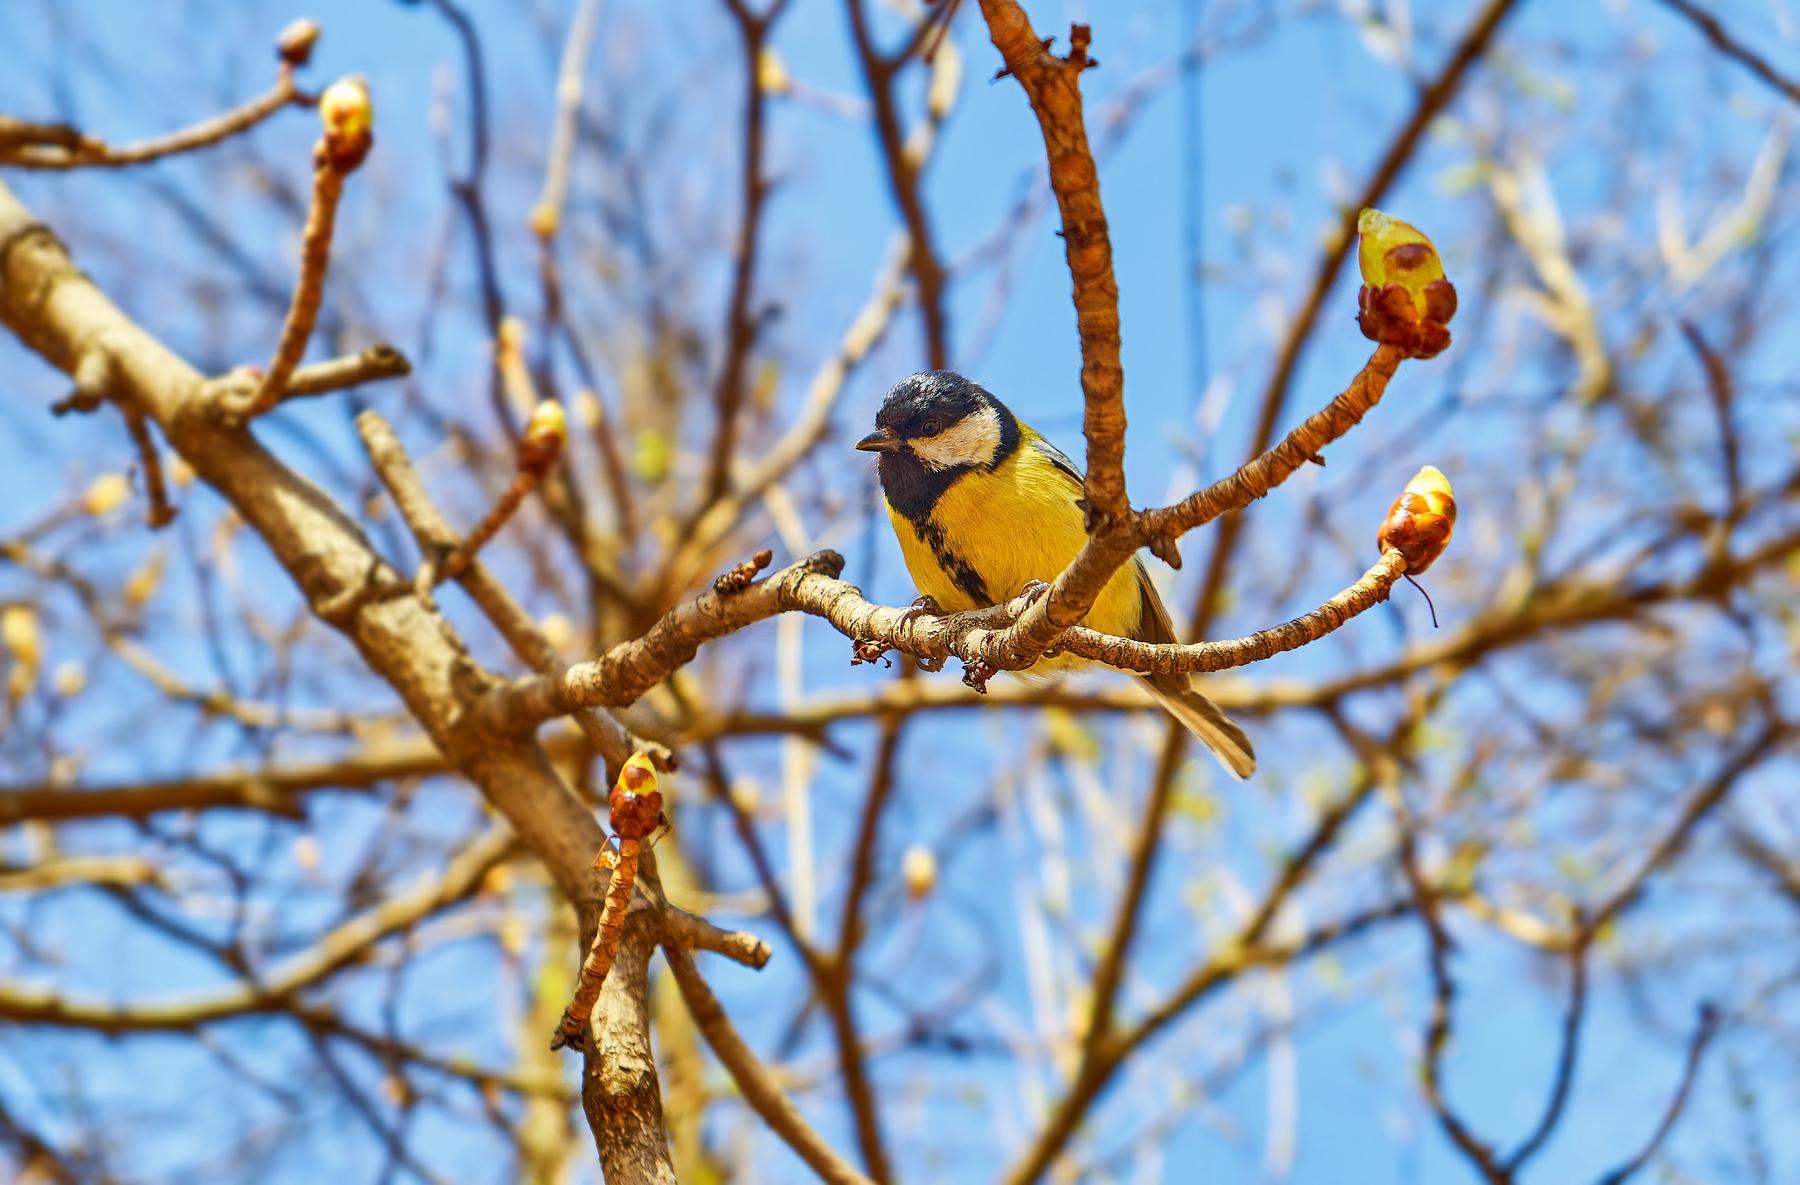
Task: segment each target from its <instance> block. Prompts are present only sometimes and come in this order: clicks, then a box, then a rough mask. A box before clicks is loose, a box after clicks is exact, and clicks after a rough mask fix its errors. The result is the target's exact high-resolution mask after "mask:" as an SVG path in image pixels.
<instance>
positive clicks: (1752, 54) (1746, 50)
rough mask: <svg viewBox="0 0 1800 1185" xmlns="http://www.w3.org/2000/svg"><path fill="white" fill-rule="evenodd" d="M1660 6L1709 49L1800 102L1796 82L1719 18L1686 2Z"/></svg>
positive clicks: (1669, 1)
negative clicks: (1697, 33) (1677, 17)
mask: <svg viewBox="0 0 1800 1185" xmlns="http://www.w3.org/2000/svg"><path fill="white" fill-rule="evenodd" d="M1662 2H1663V4H1664V6H1666V7H1668V8H1672V9H1674V10H1675V11H1676V12H1678V13H1680V14H1681V15H1682V16H1684V17H1686V18H1687V19H1688V20H1690V21H1692V22H1693V24H1694V27H1695V28H1697V29H1699V30H1700V32H1701V33H1702V34H1704V35H1705V37H1706V39H1707V40H1708V41H1710V42H1712V43H1713V47H1714V48H1715V49H1717V50H1718V51H1719V52H1720V53H1722V54H1724V55H1725V56H1726V57H1728V58H1731V59H1732V60H1733V61H1736V62H1738V63H1740V64H1741V65H1742V66H1743V67H1744V68H1745V69H1747V70H1749V71H1750V73H1752V74H1754V75H1756V76H1757V77H1758V78H1760V79H1762V80H1763V81H1764V82H1766V83H1768V84H1769V86H1771V87H1773V88H1774V89H1775V90H1777V91H1779V92H1780V93H1781V94H1783V95H1785V96H1787V97H1788V98H1789V99H1791V100H1792V101H1793V102H1796V103H1800V83H1796V82H1795V81H1794V80H1793V79H1791V78H1789V77H1787V76H1786V75H1784V74H1782V73H1781V72H1779V71H1778V70H1776V69H1775V67H1773V66H1771V65H1770V64H1769V61H1768V59H1767V58H1765V57H1763V56H1762V55H1761V54H1758V53H1757V52H1756V51H1755V50H1753V49H1751V48H1750V47H1749V46H1747V45H1745V44H1744V43H1743V42H1741V41H1739V40H1738V39H1737V38H1735V37H1733V36H1732V35H1731V34H1730V33H1728V32H1726V31H1725V26H1724V25H1722V24H1720V23H1719V18H1718V17H1715V16H1714V15H1713V14H1712V13H1710V12H1708V11H1706V10H1705V9H1704V8H1701V7H1700V6H1699V5H1698V4H1694V3H1691V2H1690V0H1662Z"/></svg>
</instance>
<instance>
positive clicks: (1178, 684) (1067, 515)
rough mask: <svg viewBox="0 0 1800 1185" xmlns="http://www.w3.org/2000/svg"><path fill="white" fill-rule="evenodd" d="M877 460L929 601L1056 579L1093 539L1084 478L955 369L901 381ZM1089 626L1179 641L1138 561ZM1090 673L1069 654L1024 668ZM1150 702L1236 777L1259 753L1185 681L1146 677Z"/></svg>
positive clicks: (996, 599) (992, 597) (1013, 591)
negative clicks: (1084, 507) (1085, 510)
mask: <svg viewBox="0 0 1800 1185" xmlns="http://www.w3.org/2000/svg"><path fill="white" fill-rule="evenodd" d="M856 447H857V448H859V449H861V450H863V451H864V452H872V453H875V454H877V455H878V457H879V462H878V469H879V470H880V474H881V492H882V494H883V495H884V496H885V498H886V500H887V510H888V518H889V519H890V520H891V521H892V522H893V524H894V533H895V534H896V535H897V536H899V539H900V552H901V554H902V555H903V556H905V557H906V568H907V571H909V572H910V573H912V578H913V583H914V584H916V585H917V586H918V589H919V591H920V592H921V593H924V594H925V595H926V596H928V597H930V598H931V599H932V600H934V601H936V602H937V603H938V605H939V606H940V607H941V608H942V609H944V610H945V611H946V612H950V613H961V612H966V611H968V610H971V609H978V608H983V607H985V606H988V605H994V604H998V603H1000V602H1002V601H1005V600H1008V599H1010V598H1012V597H1015V596H1017V595H1018V594H1019V593H1020V591H1022V590H1023V589H1024V588H1025V586H1026V585H1027V584H1029V583H1031V582H1033V581H1049V580H1054V579H1055V578H1056V576H1057V574H1058V573H1060V572H1061V571H1062V570H1063V569H1064V568H1065V567H1067V566H1068V564H1069V561H1071V560H1073V559H1074V558H1075V555H1076V553H1077V552H1079V551H1080V550H1081V547H1082V544H1083V543H1084V542H1085V541H1086V539H1087V528H1086V516H1085V515H1084V514H1083V512H1082V508H1081V497H1082V489H1083V479H1082V475H1081V470H1080V469H1078V468H1077V467H1076V465H1075V463H1074V462H1073V461H1071V460H1069V458H1068V457H1066V456H1064V455H1063V453H1062V452H1061V450H1059V449H1058V448H1057V447H1056V446H1055V445H1053V444H1051V443H1050V442H1049V441H1047V440H1045V439H1044V438H1043V437H1042V436H1040V435H1038V434H1037V433H1036V432H1035V431H1033V430H1032V428H1031V427H1030V426H1029V425H1028V424H1026V423H1024V422H1023V421H1021V420H1020V419H1019V418H1018V417H1017V416H1015V415H1013V413H1012V412H1010V411H1008V410H1007V408H1006V405H1005V404H1003V403H1001V402H1000V401H999V400H998V399H996V398H994V396H993V395H991V394H989V393H988V392H987V391H986V390H984V389H983V388H982V387H981V386H980V385H978V384H976V383H973V382H970V381H969V380H968V379H966V378H964V377H963V376H962V375H960V374H955V373H953V372H951V371H948V370H934V371H928V372H926V373H924V374H915V375H913V376H912V377H910V378H907V379H902V380H901V381H900V382H899V383H898V384H896V385H895V387H894V389H893V390H891V391H889V392H888V395H887V398H886V399H885V400H884V401H883V402H882V404H881V410H880V411H879V412H878V413H876V416H875V431H873V432H871V433H869V435H867V436H865V437H863V438H862V439H861V440H859V441H857V442H856ZM1083 624H1084V625H1087V626H1089V627H1090V628H1092V629H1096V630H1099V631H1101V632H1102V633H1107V634H1112V635H1115V636H1117V637H1125V638H1135V639H1137V640H1139V641H1142V642H1173V641H1175V640H1176V639H1175V630H1174V628H1173V626H1172V625H1171V624H1170V622H1169V611H1168V610H1167V609H1166V608H1164V607H1163V603H1162V598H1161V597H1159V596H1157V594H1156V588H1155V586H1154V585H1152V584H1151V583H1150V576H1149V573H1147V572H1146V571H1145V570H1144V565H1143V563H1142V562H1141V561H1140V560H1138V559H1136V558H1134V559H1133V560H1132V561H1131V562H1130V563H1129V564H1126V565H1125V566H1124V567H1122V568H1120V569H1119V570H1118V571H1117V572H1115V573H1113V576H1112V579H1111V580H1109V581H1107V584H1106V587H1105V588H1104V589H1102V590H1101V592H1100V596H1099V598H1098V599H1097V600H1096V601H1095V602H1094V607H1093V608H1092V609H1090V610H1089V611H1088V615H1087V617H1086V618H1084V619H1083ZM1088 665H1091V664H1089V663H1087V662H1086V661H1085V660H1083V659H1078V658H1075V657H1073V656H1070V655H1066V654H1063V655H1057V656H1056V657H1053V658H1045V659H1043V660H1041V661H1039V662H1037V663H1036V664H1034V665H1033V666H1032V667H1030V668H1029V669H1028V670H1027V671H1025V672H1023V673H1024V674H1026V675H1027V676H1030V675H1032V674H1034V673H1039V674H1041V673H1045V672H1049V673H1056V672H1061V671H1066V670H1070V669H1074V668H1077V667H1082V666H1088ZM1140 678H1142V679H1143V681H1144V684H1145V686H1146V687H1148V688H1149V690H1150V694H1151V695H1153V696H1155V697H1156V698H1157V700H1158V701H1159V702H1160V703H1161V704H1162V705H1163V706H1164V707H1165V708H1167V709H1168V710H1169V713H1170V714H1171V715H1172V716H1174V717H1175V718H1176V719H1177V720H1179V721H1181V723H1182V724H1183V725H1185V726H1186V727H1187V729H1188V731H1189V732H1191V733H1193V734H1194V735H1195V736H1197V737H1199V738H1200V739H1201V740H1202V741H1204V742H1205V743H1206V747H1207V748H1209V749H1211V750H1212V751H1213V753H1214V754H1215V755H1216V756H1217V757H1218V758H1219V760H1220V761H1221V762H1222V763H1224V765H1225V768H1226V769H1228V770H1230V771H1231V772H1232V774H1234V775H1235V776H1237V777H1240V778H1247V777H1249V776H1250V774H1251V773H1252V772H1253V771H1254V770H1255V769H1256V754H1255V753H1254V752H1253V751H1252V750H1251V748H1250V738H1249V737H1247V736H1245V735H1244V730H1243V729H1242V728H1239V727H1238V726H1237V724H1236V723H1235V722H1233V721H1232V720H1231V718H1230V717H1228V716H1226V715H1225V713H1224V712H1222V711H1220V710H1219V707H1218V705H1217V704H1215V703H1213V702H1212V701H1211V700H1209V699H1207V698H1206V697H1205V696H1204V695H1202V694H1200V692H1199V691H1197V690H1195V689H1194V687H1193V686H1192V685H1191V683H1190V681H1189V679H1188V676H1186V675H1180V674H1177V675H1145V676H1140Z"/></svg>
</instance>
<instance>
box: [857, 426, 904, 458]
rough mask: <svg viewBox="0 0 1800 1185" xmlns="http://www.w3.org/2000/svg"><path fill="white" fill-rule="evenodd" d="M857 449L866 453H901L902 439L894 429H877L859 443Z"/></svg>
mask: <svg viewBox="0 0 1800 1185" xmlns="http://www.w3.org/2000/svg"><path fill="white" fill-rule="evenodd" d="M856 448H857V451H858V452H864V453H896V452H899V451H900V438H899V437H898V436H896V435H895V434H894V430H893V429H892V428H877V429H876V430H875V431H873V432H871V433H869V434H868V435H867V436H865V437H863V438H862V439H861V440H859V441H857V442H856Z"/></svg>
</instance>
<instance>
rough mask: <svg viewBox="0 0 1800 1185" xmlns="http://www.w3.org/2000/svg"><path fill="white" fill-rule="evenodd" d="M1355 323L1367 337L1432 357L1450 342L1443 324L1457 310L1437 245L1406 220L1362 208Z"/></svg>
mask: <svg viewBox="0 0 1800 1185" xmlns="http://www.w3.org/2000/svg"><path fill="white" fill-rule="evenodd" d="M1356 234H1357V239H1358V244H1357V256H1356V258H1357V264H1358V266H1359V267H1360V268H1361V269H1362V278H1363V286H1362V288H1361V289H1360V290H1359V291H1358V292H1357V306H1358V312H1357V317H1356V323H1357V324H1358V325H1359V326H1361V327H1362V331H1363V336H1364V337H1366V338H1368V339H1370V340H1371V341H1378V342H1384V343H1386V344H1388V345H1392V346H1398V347H1400V348H1401V349H1402V350H1404V351H1406V353H1407V355H1408V356H1410V357H1413V358H1431V357H1434V356H1436V355H1437V354H1439V353H1442V352H1443V350H1444V348H1445V347H1446V346H1448V345H1449V344H1450V331H1449V330H1448V329H1446V328H1445V326H1446V325H1447V324H1449V322H1450V319H1451V318H1452V317H1454V316H1455V315H1456V288H1455V286H1454V285H1452V284H1451V283H1450V281H1449V280H1448V279H1447V278H1445V276H1444V264H1443V261H1442V260H1441V259H1439V258H1438V253H1437V248H1436V247H1434V246H1432V245H1431V240H1430V239H1428V238H1426V237H1425V236H1424V235H1423V234H1421V233H1420V232H1419V230H1418V229H1417V228H1416V227H1414V226H1413V225H1412V224H1411V223H1407V222H1402V221H1400V220H1399V219H1398V218H1390V217H1388V216H1387V215H1386V214H1383V213H1382V212H1381V211H1380V210H1376V209H1365V210H1364V211H1363V212H1362V214H1361V215H1360V216H1358V218H1357V220H1356Z"/></svg>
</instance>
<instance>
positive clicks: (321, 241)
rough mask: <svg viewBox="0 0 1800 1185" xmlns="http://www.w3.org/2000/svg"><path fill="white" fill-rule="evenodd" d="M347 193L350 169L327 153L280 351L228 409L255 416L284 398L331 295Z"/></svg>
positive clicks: (319, 166) (316, 174)
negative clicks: (330, 273)
mask: <svg viewBox="0 0 1800 1185" xmlns="http://www.w3.org/2000/svg"><path fill="white" fill-rule="evenodd" d="M343 193H344V174H343V172H342V171H340V170H339V169H338V167H337V166H336V165H335V164H334V163H333V162H332V161H331V160H330V158H329V157H328V156H327V155H325V154H320V156H319V158H318V159H317V160H316V161H315V163H314V165H313V192H312V205H311V206H310V207H309V208H308V210H307V213H306V229H305V230H304V231H303V232H302V233H301V238H300V276H299V279H298V280H296V281H295V283H294V296H293V300H292V301H291V302H290V303H289V305H288V314H287V320H286V322H285V323H284V324H283V325H282V327H281V340H280V341H279V342H278V343H276V346H275V355H274V357H273V358H271V359H270V360H269V365H268V368H267V369H266V370H264V371H263V375H262V378H261V380H260V381H259V382H258V383H257V385H256V389H255V390H254V391H253V392H251V393H250V396H249V399H248V401H247V402H245V403H244V404H243V405H242V406H239V407H230V408H229V409H228V410H230V411H233V412H235V413H236V414H238V415H240V416H242V417H244V418H250V417H253V416H259V415H262V414H263V413H264V412H267V411H268V410H270V409H271V408H273V407H274V406H275V405H276V404H277V403H278V402H280V400H281V397H282V394H283V393H284V392H286V390H287V386H288V382H289V380H290V379H291V378H292V377H293V374H294V371H295V370H296V369H297V368H298V367H299V365H300V358H301V356H302V355H303V354H305V353H306V343H307V341H308V339H310V338H311V337H312V331H313V325H314V324H315V323H316V322H317V321H318V318H319V305H320V304H321V303H322V302H323V301H324V298H325V271H326V269H327V268H328V267H329V266H330V264H331V232H332V226H333V223H334V222H335V221H336V217H337V204H338V199H339V198H340V197H342V196H343Z"/></svg>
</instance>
